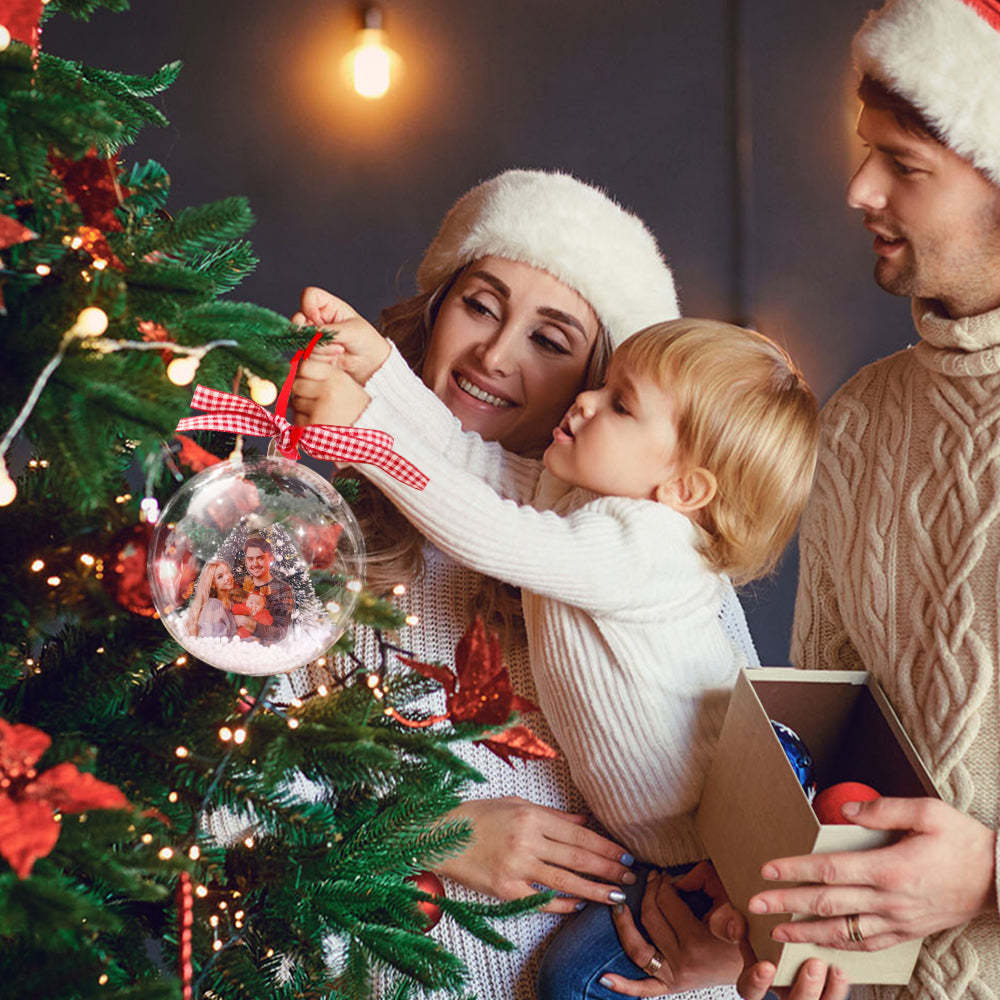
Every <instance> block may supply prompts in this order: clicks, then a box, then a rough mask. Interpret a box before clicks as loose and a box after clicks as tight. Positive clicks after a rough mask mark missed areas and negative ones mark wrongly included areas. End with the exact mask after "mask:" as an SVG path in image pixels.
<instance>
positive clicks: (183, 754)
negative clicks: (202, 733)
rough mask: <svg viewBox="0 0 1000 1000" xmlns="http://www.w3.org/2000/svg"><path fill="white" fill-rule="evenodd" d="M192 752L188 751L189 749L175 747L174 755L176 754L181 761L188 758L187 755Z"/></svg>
mask: <svg viewBox="0 0 1000 1000" xmlns="http://www.w3.org/2000/svg"><path fill="white" fill-rule="evenodd" d="M190 752H191V751H190V750H188V748H187V747H174V753H175V754H176V756H178V757H180V758H181V760H183V759H184V758H185V757H187V755H188V754H189V753H190Z"/></svg>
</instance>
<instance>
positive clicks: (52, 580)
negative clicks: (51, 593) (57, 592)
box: [45, 575, 62, 587]
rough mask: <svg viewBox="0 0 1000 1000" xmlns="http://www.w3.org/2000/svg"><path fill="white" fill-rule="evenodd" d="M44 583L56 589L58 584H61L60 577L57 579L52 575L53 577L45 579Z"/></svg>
mask: <svg viewBox="0 0 1000 1000" xmlns="http://www.w3.org/2000/svg"><path fill="white" fill-rule="evenodd" d="M45 582H46V583H47V584H48V585H49V586H50V587H58V586H59V584H60V583H62V577H59V576H54V575H53V576H50V577H49V578H48V579H47V580H46V581H45Z"/></svg>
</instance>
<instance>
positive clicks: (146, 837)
mask: <svg viewBox="0 0 1000 1000" xmlns="http://www.w3.org/2000/svg"><path fill="white" fill-rule="evenodd" d="M139 839H140V840H141V841H142V842H143V843H144V844H151V843H152V842H153V835H152V834H151V833H144V834H143V835H142V836H141V837H140V838H139Z"/></svg>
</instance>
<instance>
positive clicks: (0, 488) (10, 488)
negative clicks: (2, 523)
mask: <svg viewBox="0 0 1000 1000" xmlns="http://www.w3.org/2000/svg"><path fill="white" fill-rule="evenodd" d="M16 496H17V483H15V482H14V480H13V479H11V477H10V475H9V473H8V472H7V463H6V462H5V461H4V460H3V456H2V455H0V507H8V506H9V505H10V504H12V503H13V502H14V499H15V497H16Z"/></svg>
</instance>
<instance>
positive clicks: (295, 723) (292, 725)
mask: <svg viewBox="0 0 1000 1000" xmlns="http://www.w3.org/2000/svg"><path fill="white" fill-rule="evenodd" d="M288 728H289V729H298V728H299V720H298V719H289V720H288Z"/></svg>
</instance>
